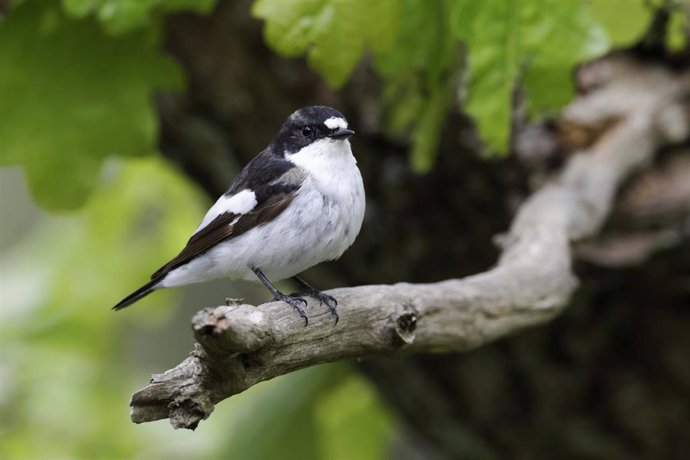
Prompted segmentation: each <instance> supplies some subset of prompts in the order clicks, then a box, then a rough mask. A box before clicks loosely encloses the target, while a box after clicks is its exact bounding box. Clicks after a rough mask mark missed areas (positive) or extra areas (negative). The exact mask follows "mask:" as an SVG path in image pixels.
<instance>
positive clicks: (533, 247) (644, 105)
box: [131, 54, 690, 429]
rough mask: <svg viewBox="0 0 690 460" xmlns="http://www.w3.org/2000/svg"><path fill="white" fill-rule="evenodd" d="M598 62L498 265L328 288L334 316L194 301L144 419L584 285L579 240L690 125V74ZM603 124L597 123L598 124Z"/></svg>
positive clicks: (536, 304)
mask: <svg viewBox="0 0 690 460" xmlns="http://www.w3.org/2000/svg"><path fill="white" fill-rule="evenodd" d="M594 65H597V63H594V64H592V65H591V66H590V67H588V71H589V72H592V71H597V72H598V75H599V85H598V87H597V88H596V89H595V90H592V91H591V92H590V93H588V94H586V95H584V96H582V97H580V98H578V99H576V100H575V101H574V102H573V103H572V104H571V105H570V106H569V107H568V108H567V109H566V110H565V111H564V113H563V121H564V122H566V123H570V124H571V125H575V126H578V125H579V126H596V125H601V124H606V125H607V128H606V129H605V130H603V131H597V133H598V136H599V137H598V139H596V140H595V141H594V142H593V143H592V144H590V147H589V148H588V149H587V150H583V151H581V152H579V153H577V154H575V155H573V157H572V158H571V159H570V161H569V162H568V164H567V165H566V167H565V168H564V170H563V171H562V173H561V174H560V175H558V176H557V177H554V178H553V179H552V180H551V181H549V182H548V183H547V184H546V185H545V186H543V187H542V188H541V189H539V190H538V191H537V192H536V193H534V194H533V195H532V196H531V197H530V198H529V199H528V200H527V201H526V202H525V203H524V204H523V205H522V207H521V208H520V210H519V212H518V214H517V216H516V217H515V219H514V221H513V223H512V225H511V228H510V230H509V232H508V233H507V235H505V236H502V237H501V238H500V241H499V243H500V245H501V247H502V248H503V251H502V254H501V257H500V259H499V261H498V264H497V265H496V267H495V268H493V269H491V270H489V271H487V272H484V273H480V274H478V275H474V276H470V277H467V278H464V279H456V280H447V281H442V282H439V283H432V284H408V283H399V284H396V285H385V286H360V287H355V288H343V289H335V290H332V291H329V293H330V294H331V295H333V296H334V297H336V298H337V299H338V302H339V303H338V311H339V313H340V322H339V323H338V325H337V326H334V325H333V321H332V318H331V316H330V315H329V314H328V311H327V309H326V308H325V307H324V306H320V305H317V304H315V303H310V305H309V306H308V308H307V311H308V313H309V314H310V318H311V319H310V323H309V326H308V327H304V324H303V322H302V320H301V319H300V318H299V317H298V316H297V315H293V314H291V313H292V312H291V311H290V309H289V307H288V306H286V305H285V304H283V303H281V302H271V303H266V304H263V305H259V306H258V307H253V306H249V305H234V306H221V307H218V308H215V309H205V310H202V311H200V312H199V313H197V315H196V316H195V317H194V320H193V328H194V334H195V337H196V340H197V344H196V346H195V349H194V351H193V352H192V354H191V355H190V357H189V358H187V359H186V360H185V361H183V362H182V363H181V364H179V365H178V366H177V367H175V368H174V369H171V370H169V371H167V372H165V373H164V374H158V375H154V376H153V377H152V379H151V381H150V382H149V384H148V385H147V386H146V387H145V388H144V389H142V390H140V391H138V392H137V393H135V394H134V396H133V397H132V401H131V407H132V420H133V421H134V422H136V423H141V422H147V421H152V420H158V419H161V418H165V417H169V418H170V421H171V424H172V425H173V426H174V427H175V428H191V429H194V428H195V427H196V426H197V424H198V423H199V422H200V421H201V420H203V419H205V418H207V417H208V416H209V415H210V413H211V412H212V410H213V406H214V404H216V403H218V402H219V401H222V400H223V399H225V398H228V397H230V396H232V395H234V394H237V393H240V392H242V391H244V390H246V389H247V388H249V387H251V386H252V385H254V384H256V383H258V382H261V381H264V380H267V379H270V378H273V377H276V376H278V375H282V374H285V373H288V372H291V371H294V370H297V369H301V368H304V367H307V366H312V365H315V364H319V363H324V362H329V361H336V360H340V359H346V358H355V357H364V356H371V355H381V354H400V353H414V352H451V351H453V352H459V351H466V350H470V349H473V348H476V347H479V346H481V345H483V344H486V343H488V342H491V341H493V340H496V339H498V338H499V337H503V336H505V335H507V334H510V333H514V332H516V331H519V330H521V329H523V328H526V327H529V326H534V325H537V324H541V323H544V322H546V321H548V320H550V319H552V318H553V317H555V316H556V315H558V314H559V313H560V312H561V311H562V310H563V308H565V306H566V305H567V302H568V300H569V299H570V296H571V294H572V293H573V291H574V289H575V287H576V284H577V282H576V279H575V277H574V275H573V273H572V269H571V260H572V256H571V243H572V242H574V241H578V240H582V239H584V238H586V237H588V236H591V235H594V234H595V233H596V232H597V231H598V230H599V229H600V227H601V226H602V224H603V222H604V220H605V219H606V217H607V216H608V214H609V212H610V209H611V206H612V202H613V199H614V195H615V193H616V191H617V189H618V188H619V186H620V184H621V183H622V181H623V180H625V179H626V178H627V177H628V176H629V175H630V174H631V173H632V172H634V171H635V170H636V169H639V168H641V167H644V166H645V165H646V164H647V163H648V162H649V161H650V160H651V158H652V156H653V154H654V153H655V152H656V151H657V150H658V148H659V147H660V146H662V145H664V144H667V143H670V142H677V141H680V140H683V139H685V138H686V137H687V136H688V131H689V129H690V128H689V126H690V119H689V117H688V111H687V107H683V106H681V105H680V103H681V101H682V100H683V97H686V96H687V94H688V92H689V88H690V77H689V76H688V75H687V74H685V75H677V74H672V73H670V72H668V71H666V70H665V69H664V68H662V67H655V66H650V65H649V64H648V63H647V64H640V63H637V62H635V61H633V60H632V59H631V58H629V57H626V56H625V55H620V54H619V55H615V56H612V57H610V58H608V59H606V60H602V61H600V62H598V65H600V66H602V67H601V68H600V69H598V70H596V69H595V68H594V67H592V66H594ZM595 131H596V130H595Z"/></svg>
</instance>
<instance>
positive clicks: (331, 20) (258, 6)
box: [252, 0, 399, 87]
mask: <svg viewBox="0 0 690 460" xmlns="http://www.w3.org/2000/svg"><path fill="white" fill-rule="evenodd" d="M252 13H253V14H254V16H255V17H258V18H261V19H263V20H265V21H266V24H265V26H264V35H265V38H266V42H267V43H268V44H269V45H270V46H271V47H272V48H273V49H274V50H275V51H276V52H277V53H279V54H281V55H283V56H285V57H297V56H301V55H306V56H307V60H308V62H309V65H310V66H311V67H312V68H314V70H316V71H317V72H318V73H319V74H321V76H323V78H324V79H326V81H328V82H329V84H331V85H332V86H334V87H340V86H342V85H343V84H344V83H345V81H346V80H347V78H348V77H349V76H350V74H351V73H352V71H353V70H354V68H355V66H356V65H357V63H358V62H359V60H360V59H361V57H362V55H363V54H364V53H365V51H366V50H367V49H371V50H372V51H373V52H375V53H379V52H382V51H384V50H386V49H388V48H390V47H391V46H392V44H393V43H394V40H395V37H396V36H397V29H398V22H399V3H398V1H397V0H379V1H376V2H371V1H368V0H257V2H256V3H254V7H253V9H252Z"/></svg>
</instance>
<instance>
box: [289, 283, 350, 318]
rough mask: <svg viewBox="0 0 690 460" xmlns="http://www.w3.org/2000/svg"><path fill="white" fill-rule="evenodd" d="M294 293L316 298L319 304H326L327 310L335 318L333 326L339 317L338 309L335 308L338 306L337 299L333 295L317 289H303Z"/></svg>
mask: <svg viewBox="0 0 690 460" xmlns="http://www.w3.org/2000/svg"><path fill="white" fill-rule="evenodd" d="M296 295H297V296H299V295H305V296H308V297H311V298H313V299H316V300H318V301H319V305H323V304H326V306H327V307H328V310H329V311H330V312H331V316H333V318H335V323H333V325H334V326H335V325H336V324H338V320H339V319H340V317H339V316H338V311H337V310H336V308H335V307H337V306H338V301H337V300H336V299H335V297H333V296H332V295H328V294H324V293H323V292H321V291H317V290H316V289H305V290H303V291H300V292H299V294H296ZM300 298H301V297H300Z"/></svg>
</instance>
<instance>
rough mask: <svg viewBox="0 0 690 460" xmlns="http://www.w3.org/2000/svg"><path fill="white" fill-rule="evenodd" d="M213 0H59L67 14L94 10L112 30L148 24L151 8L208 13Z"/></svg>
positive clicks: (115, 31)
mask: <svg viewBox="0 0 690 460" xmlns="http://www.w3.org/2000/svg"><path fill="white" fill-rule="evenodd" d="M215 3H216V0H62V5H63V8H64V10H65V12H66V13H67V14H69V15H70V16H73V17H76V18H84V17H86V16H90V15H92V14H95V15H96V16H97V17H98V20H99V21H100V22H101V23H102V24H103V25H104V26H105V28H106V29H107V30H108V31H109V32H111V33H115V34H120V33H123V32H129V31H131V30H132V29H135V28H139V27H142V26H145V25H148V24H149V22H150V21H151V17H152V15H153V13H155V12H170V11H176V10H189V11H195V12H198V13H208V12H209V11H210V10H211V8H212V7H213V5H215Z"/></svg>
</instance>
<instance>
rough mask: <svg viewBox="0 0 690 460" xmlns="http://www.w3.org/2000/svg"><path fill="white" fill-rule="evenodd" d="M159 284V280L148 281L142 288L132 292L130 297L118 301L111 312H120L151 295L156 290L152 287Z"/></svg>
mask: <svg viewBox="0 0 690 460" xmlns="http://www.w3.org/2000/svg"><path fill="white" fill-rule="evenodd" d="M159 282H160V278H157V279H153V280H151V281H149V282H148V283H146V284H144V285H143V286H142V287H140V288H139V289H137V290H136V291H134V292H132V293H131V294H130V295H128V296H127V297H125V298H124V299H122V300H120V302H118V304H117V305H115V306H114V307H113V310H122V309H123V308H125V307H129V306H130V305H132V304H133V303H134V302H136V301H137V300H139V299H143V298H144V297H146V296H147V295H149V294H151V293H152V292H153V291H155V290H156V289H155V288H154V286H155V285H156V284H158V283H159Z"/></svg>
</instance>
